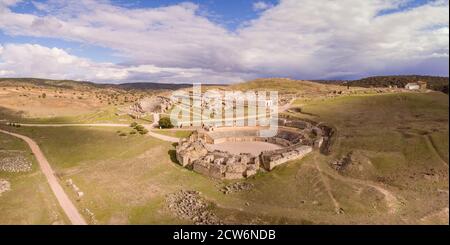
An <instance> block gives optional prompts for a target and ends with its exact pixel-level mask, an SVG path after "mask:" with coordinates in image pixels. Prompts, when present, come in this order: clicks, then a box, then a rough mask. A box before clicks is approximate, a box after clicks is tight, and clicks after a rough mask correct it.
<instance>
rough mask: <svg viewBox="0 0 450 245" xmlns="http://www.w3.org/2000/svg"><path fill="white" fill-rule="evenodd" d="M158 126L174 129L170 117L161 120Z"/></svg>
mask: <svg viewBox="0 0 450 245" xmlns="http://www.w3.org/2000/svg"><path fill="white" fill-rule="evenodd" d="M158 124H159V126H160V127H161V128H173V125H172V122H171V121H170V118H168V117H163V118H160V119H159V122H158Z"/></svg>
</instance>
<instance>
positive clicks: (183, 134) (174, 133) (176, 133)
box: [154, 129, 192, 138]
mask: <svg viewBox="0 0 450 245" xmlns="http://www.w3.org/2000/svg"><path fill="white" fill-rule="evenodd" d="M154 131H155V133H158V134H163V135H167V136H171V137H176V138H187V137H189V136H190V135H191V134H192V131H191V130H167V129H156V130H154Z"/></svg>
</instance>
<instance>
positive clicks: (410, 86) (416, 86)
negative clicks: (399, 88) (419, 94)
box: [405, 83, 420, 90]
mask: <svg viewBox="0 0 450 245" xmlns="http://www.w3.org/2000/svg"><path fill="white" fill-rule="evenodd" d="M405 88H406V89H409V90H416V89H420V85H419V84H418V83H407V84H406V85H405Z"/></svg>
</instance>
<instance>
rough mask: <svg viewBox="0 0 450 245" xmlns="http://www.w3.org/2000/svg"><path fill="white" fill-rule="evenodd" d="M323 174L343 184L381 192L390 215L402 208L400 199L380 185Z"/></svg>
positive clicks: (327, 173) (337, 175)
mask: <svg viewBox="0 0 450 245" xmlns="http://www.w3.org/2000/svg"><path fill="white" fill-rule="evenodd" d="M322 173H324V174H326V175H328V176H330V177H332V178H336V179H338V180H341V181H343V182H347V183H352V184H355V185H364V186H368V187H372V188H374V189H375V190H377V191H378V192H380V193H381V194H383V195H384V200H385V201H386V205H387V206H388V208H389V213H391V214H393V213H396V212H397V211H398V210H399V208H400V206H401V205H400V201H399V200H398V198H397V197H396V196H395V195H394V194H392V192H390V191H389V190H387V189H385V188H383V187H381V186H379V185H378V184H375V183H372V182H371V181H369V180H360V179H355V178H350V177H344V176H342V175H339V174H331V173H329V172H326V171H322Z"/></svg>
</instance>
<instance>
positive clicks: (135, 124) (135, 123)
mask: <svg viewBox="0 0 450 245" xmlns="http://www.w3.org/2000/svg"><path fill="white" fill-rule="evenodd" d="M137 125H138V124H137V122H132V123H131V124H130V127H132V128H135V127H136V126H137Z"/></svg>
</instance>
